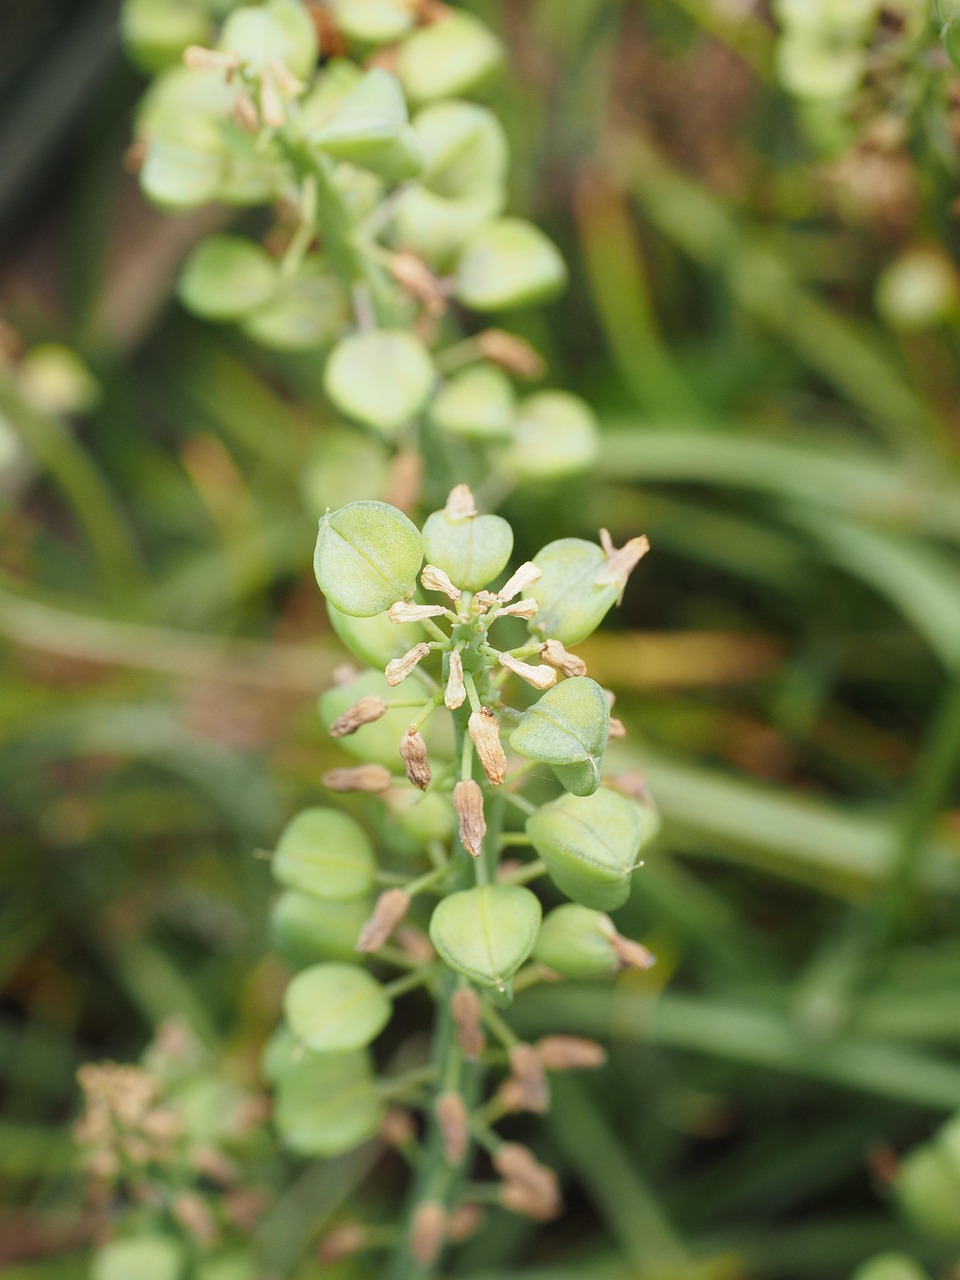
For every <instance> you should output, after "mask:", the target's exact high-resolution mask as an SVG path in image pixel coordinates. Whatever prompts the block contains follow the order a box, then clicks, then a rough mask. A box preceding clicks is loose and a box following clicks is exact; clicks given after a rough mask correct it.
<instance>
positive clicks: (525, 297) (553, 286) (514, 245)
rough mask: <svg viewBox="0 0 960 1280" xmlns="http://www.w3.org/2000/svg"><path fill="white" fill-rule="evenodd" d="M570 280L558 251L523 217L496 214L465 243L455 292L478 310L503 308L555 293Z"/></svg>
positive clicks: (457, 273)
mask: <svg viewBox="0 0 960 1280" xmlns="http://www.w3.org/2000/svg"><path fill="white" fill-rule="evenodd" d="M566 283H567V268H566V266H565V264H564V261H563V258H562V257H561V256H560V251H559V250H558V249H557V247H556V245H555V244H554V243H553V241H552V240H549V239H548V238H547V237H546V236H545V235H544V234H543V232H542V231H541V230H540V228H539V227H535V226H534V225H533V223H532V222H525V221H524V220H523V219H522V218H497V219H495V220H494V221H492V222H488V223H487V225H486V226H485V227H483V228H481V230H480V231H478V232H477V233H476V234H475V235H473V236H471V238H470V239H469V240H468V241H467V243H466V244H465V245H464V248H463V252H462V253H461V255H460V260H459V262H458V263H457V272H456V284H455V293H456V297H457V299H458V300H459V301H460V302H462V303H463V304H464V306H467V307H472V308H473V310H474V311H505V310H508V309H510V308H513V307H524V306H527V305H529V304H530V303H532V302H543V301H544V300H546V299H548V298H553V297H556V295H557V294H558V293H560V292H562V290H563V288H564V286H565V285H566Z"/></svg>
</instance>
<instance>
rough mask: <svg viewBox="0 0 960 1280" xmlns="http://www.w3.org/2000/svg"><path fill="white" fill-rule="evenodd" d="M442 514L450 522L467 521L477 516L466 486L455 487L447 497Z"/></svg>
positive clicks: (471, 495)
mask: <svg viewBox="0 0 960 1280" xmlns="http://www.w3.org/2000/svg"><path fill="white" fill-rule="evenodd" d="M443 510H444V514H445V515H447V516H449V517H450V519H451V520H469V519H471V517H473V516H475V515H476V514H477V507H476V503H475V502H474V500H473V494H472V492H471V491H470V488H469V486H468V485H465V484H458V485H455V486H454V487H453V488H452V489H451V490H450V493H449V494H448V495H447V504H446V506H445V507H444V509H443Z"/></svg>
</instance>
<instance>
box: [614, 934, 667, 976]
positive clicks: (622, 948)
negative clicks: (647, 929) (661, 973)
mask: <svg viewBox="0 0 960 1280" xmlns="http://www.w3.org/2000/svg"><path fill="white" fill-rule="evenodd" d="M610 945H611V946H612V947H613V949H614V951H615V952H616V953H617V959H618V960H619V961H620V963H621V964H622V965H623V967H624V968H625V969H641V970H643V969H649V968H651V967H652V966H653V965H655V964H656V963H657V957H656V956H655V955H654V954H653V952H652V951H648V950H647V948H646V947H645V946H643V944H642V943H640V942H634V941H633V939H632V938H624V937H623V935H622V934H619V933H618V934H616V935H615V936H614V937H612V938H611V939H610Z"/></svg>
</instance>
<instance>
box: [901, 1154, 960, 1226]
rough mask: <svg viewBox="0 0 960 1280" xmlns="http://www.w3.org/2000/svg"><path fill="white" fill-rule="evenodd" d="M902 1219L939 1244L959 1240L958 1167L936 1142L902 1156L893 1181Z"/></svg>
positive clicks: (959, 1194)
mask: <svg viewBox="0 0 960 1280" xmlns="http://www.w3.org/2000/svg"><path fill="white" fill-rule="evenodd" d="M893 1192H894V1196H895V1197H896V1200H897V1203H898V1204H899V1206H900V1209H901V1211H902V1212H903V1214H904V1216H905V1217H907V1218H908V1219H909V1220H910V1221H911V1222H912V1223H913V1224H914V1226H916V1227H918V1228H919V1229H920V1230H921V1231H924V1232H927V1233H929V1234H930V1235H932V1236H936V1237H937V1238H938V1239H941V1240H960V1165H958V1164H957V1162H956V1160H955V1159H954V1158H953V1157H952V1155H951V1153H950V1152H949V1151H947V1150H945V1149H944V1148H943V1147H942V1146H941V1145H939V1143H937V1142H926V1143H924V1144H923V1145H922V1146H919V1147H915V1148H914V1150H913V1151H911V1152H909V1153H908V1154H907V1155H906V1156H904V1158H903V1160H902V1161H901V1162H900V1165H899V1167H898V1169H897V1173H896V1176H895V1178H894V1180H893Z"/></svg>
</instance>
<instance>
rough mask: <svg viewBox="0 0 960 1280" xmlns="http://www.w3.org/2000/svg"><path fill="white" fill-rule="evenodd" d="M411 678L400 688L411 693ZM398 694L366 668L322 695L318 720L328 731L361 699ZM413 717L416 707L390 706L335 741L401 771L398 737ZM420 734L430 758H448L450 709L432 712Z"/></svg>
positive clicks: (359, 756) (369, 760)
mask: <svg viewBox="0 0 960 1280" xmlns="http://www.w3.org/2000/svg"><path fill="white" fill-rule="evenodd" d="M413 680H414V677H412V676H411V677H410V679H409V680H408V681H407V683H406V685H404V686H403V688H404V689H405V690H406V689H410V690H411V692H413V683H412V682H413ZM397 694H398V691H397V690H396V689H392V688H391V687H390V685H388V684H387V681H386V678H385V677H384V676H383V675H381V673H380V672H379V671H365V672H364V673H363V674H362V675H360V676H357V678H356V679H355V680H351V681H349V682H348V683H347V684H338V685H334V686H333V688H332V689H328V690H327V691H326V693H323V694H321V696H320V701H319V709H320V719H321V721H322V722H323V725H324V727H325V728H326V729H328V730H329V728H330V726H331V725H332V724H333V722H334V721H335V720H336V719H337V718H338V717H339V716H342V715H343V713H344V712H345V711H347V710H348V709H349V708H350V707H352V706H353V705H354V703H355V702H359V700H360V699H361V698H365V697H375V698H382V699H383V700H384V701H388V700H389V699H390V698H395V697H397ZM426 700H427V695H426V694H424V702H426ZM415 716H416V710H415V708H413V707H392V708H391V709H390V710H389V711H387V712H385V714H384V715H382V716H381V717H380V719H379V720H374V721H372V722H371V723H370V724H365V725H362V726H361V728H359V729H357V730H356V731H355V732H354V733H349V734H347V735H345V736H344V737H342V738H338V739H337V742H338V743H339V745H340V746H341V747H343V749H344V751H348V752H349V753H350V755H352V756H356V757H357V759H358V760H365V761H366V762H367V763H369V764H382V765H384V767H385V768H387V769H396V770H401V768H402V766H401V763H400V755H399V750H400V739H401V738H402V737H403V735H404V733H405V732H406V730H407V728H408V726H409V724H410V721H411V720H412V719H414V717H415ZM423 737H424V740H425V741H426V744H427V751H428V752H429V754H430V757H431V759H433V758H436V759H443V760H449V759H450V758H451V756H452V755H453V748H454V731H453V719H452V717H451V715H450V712H449V711H446V710H445V709H444V708H442V707H441V708H440V709H438V710H437V711H434V713H433V715H431V717H430V719H429V720H428V721H427V723H426V724H425V725H424V727H423Z"/></svg>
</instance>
